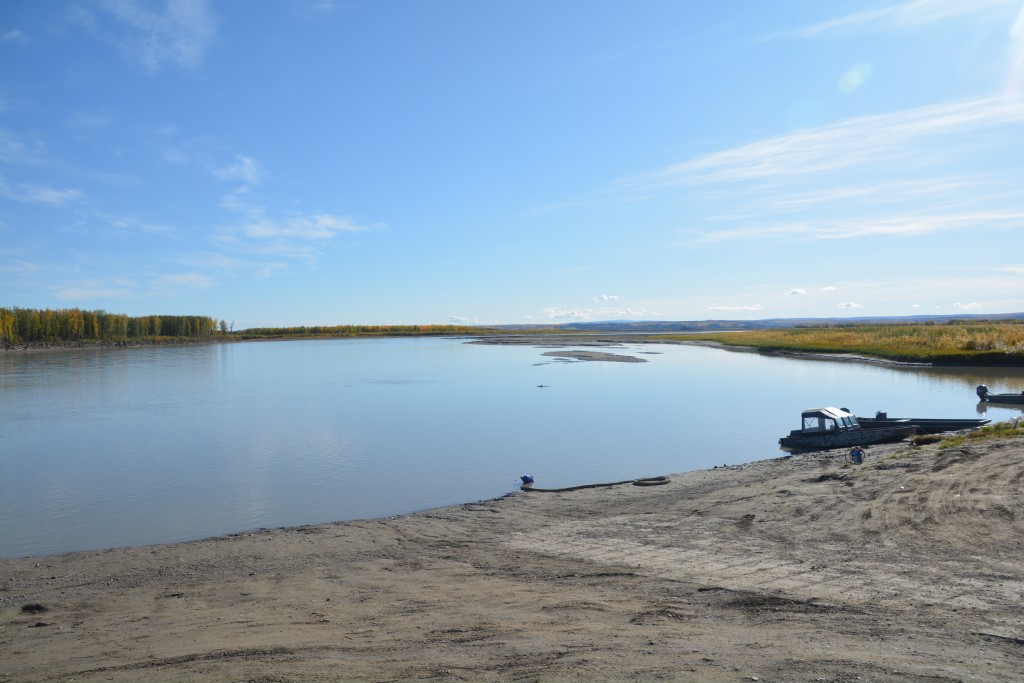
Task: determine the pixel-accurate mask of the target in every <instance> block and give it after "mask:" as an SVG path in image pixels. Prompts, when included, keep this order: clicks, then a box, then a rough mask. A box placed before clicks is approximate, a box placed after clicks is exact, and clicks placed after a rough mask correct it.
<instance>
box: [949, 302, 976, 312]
mask: <svg viewBox="0 0 1024 683" xmlns="http://www.w3.org/2000/svg"><path fill="white" fill-rule="evenodd" d="M953 308H962V309H963V310H965V311H973V310H975V309H978V308H981V304H979V303H969V304H953Z"/></svg>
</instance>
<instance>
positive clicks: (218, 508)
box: [0, 338, 1024, 557]
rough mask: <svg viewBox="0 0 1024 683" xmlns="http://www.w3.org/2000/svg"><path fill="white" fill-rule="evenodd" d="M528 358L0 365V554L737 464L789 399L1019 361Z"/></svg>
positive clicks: (924, 396)
mask: <svg viewBox="0 0 1024 683" xmlns="http://www.w3.org/2000/svg"><path fill="white" fill-rule="evenodd" d="M545 350H547V349H540V348H534V347H526V346H487V345H474V344H466V343H465V340H461V339H437V338H421V339H383V340H317V341H290V342H259V343H239V344H221V345H209V346H183V347H160V348H132V349H89V350H69V351H55V352H40V353H34V352H33V353H20V352H12V353H0V557H16V556H22V555H43V554H51V553H60V552H66V551H72V550H87V549H98V548H105V547H113V546H125V545H143V544H150V543H163V542H171V541H181V540H187V539H195V538H202V537H206V536H212V535H222V534H228V533H233V532H239V531H244V530H248V529H254V528H260V527H279V526H289V525H298V524H305V523H317V522H326V521H335V520H345V519H358V518H368V517H381V516H388V515H396V514H401V513H406V512H412V511H416V510H422V509H426V508H430V507H436V506H443V505H449V504H455V503H463V502H470V501H475V500H481V499H486V498H492V497H497V496H501V495H503V494H505V493H507V492H509V491H512V490H515V489H516V488H517V487H518V484H519V477H520V475H523V474H532V475H533V476H534V477H535V478H536V480H537V485H538V486H543V487H561V486H571V485H575V484H583V483H595V482H604V481H616V480H622V479H632V478H636V477H643V476H654V475H661V474H671V473H676V472H682V471H686V470H693V469H700V468H706V467H711V466H713V465H722V464H739V463H744V462H749V461H752V460H759V459H764V458H772V457H778V456H779V455H782V453H781V452H780V451H779V450H778V439H779V437H780V436H783V435H784V434H786V433H788V431H789V430H790V429H794V428H796V427H797V426H798V425H799V413H800V411H801V410H802V409H804V408H808V407H818V406H828V405H832V406H845V407H849V408H850V409H851V410H853V411H854V412H856V413H858V414H861V415H872V414H874V411H876V410H888V411H889V414H890V415H891V416H897V417H909V416H914V417H974V416H977V415H978V414H979V412H981V411H983V410H985V407H983V406H979V405H978V403H977V399H976V397H975V394H974V387H975V386H976V385H977V384H979V383H985V384H987V385H988V386H989V388H990V389H991V390H992V391H994V392H1000V391H1020V390H1021V389H1024V370H1021V369H1006V368H999V369H985V368H967V369H963V368H962V369H956V370H932V369H905V368H903V369H901V368H885V367H878V366H873V365H865V364H857V363H844V362H834V361H820V360H794V359H786V358H773V357H766V356H760V355H757V354H751V353H736V352H728V351H721V350H716V349H709V348H703V347H699V346H679V345H660V344H659V345H629V346H626V347H623V348H620V349H611V350H612V351H614V352H616V353H626V354H631V355H637V356H639V357H641V358H645V359H647V360H648V361H649V362H647V363H610V362H583V361H571V362H570V361H559V360H556V359H552V358H548V357H545V356H543V355H542V353H543V352H544V351H545ZM538 385H545V386H544V387H539V386H538ZM987 411H988V413H987V417H989V418H992V419H995V420H1002V419H1009V418H1012V417H1017V416H1020V415H1021V410H1020V409H1019V408H1018V409H1014V408H998V407H994V406H992V407H988V408H987ZM869 456H870V450H869Z"/></svg>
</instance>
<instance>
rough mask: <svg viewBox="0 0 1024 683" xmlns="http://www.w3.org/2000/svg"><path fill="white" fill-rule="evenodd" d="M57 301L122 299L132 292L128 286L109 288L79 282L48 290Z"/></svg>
mask: <svg viewBox="0 0 1024 683" xmlns="http://www.w3.org/2000/svg"><path fill="white" fill-rule="evenodd" d="M50 291H51V293H52V294H53V295H54V296H55V297H57V298H58V299H63V300H65V301H84V300H88V299H122V298H127V297H128V296H130V295H131V294H132V292H133V290H132V288H130V287H128V286H117V285H114V286H111V285H108V284H103V283H99V282H92V281H86V282H79V283H73V284H64V285H58V286H56V287H53V288H51V289H50Z"/></svg>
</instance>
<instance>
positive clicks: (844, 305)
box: [839, 301, 864, 308]
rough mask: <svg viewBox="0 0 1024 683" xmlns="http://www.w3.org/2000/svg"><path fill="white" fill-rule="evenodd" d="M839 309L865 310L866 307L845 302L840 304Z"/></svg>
mask: <svg viewBox="0 0 1024 683" xmlns="http://www.w3.org/2000/svg"><path fill="white" fill-rule="evenodd" d="M839 308H864V306H863V305H862V304H858V303H855V302H853V301H844V302H843V303H841V304H839Z"/></svg>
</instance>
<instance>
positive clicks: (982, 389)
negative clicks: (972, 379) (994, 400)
mask: <svg viewBox="0 0 1024 683" xmlns="http://www.w3.org/2000/svg"><path fill="white" fill-rule="evenodd" d="M975 391H977V393H978V398H980V399H981V400H982V401H986V400H988V387H986V386H985V385H984V384H979V385H978V388H977V389H976V390H975Z"/></svg>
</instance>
